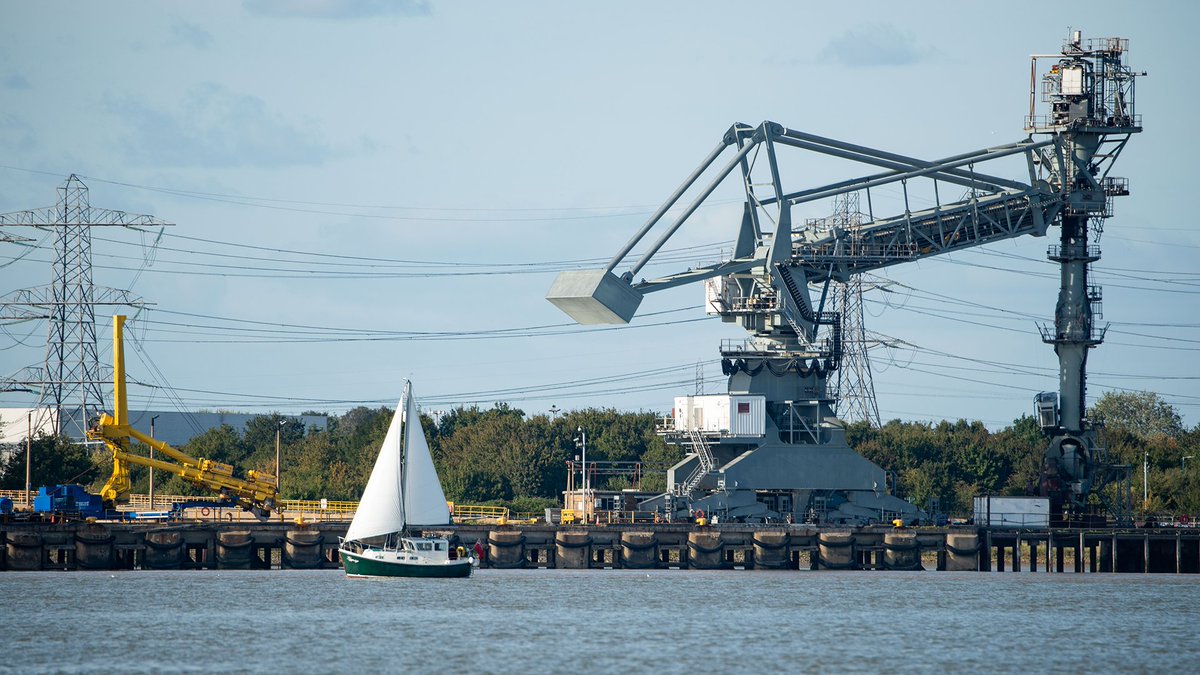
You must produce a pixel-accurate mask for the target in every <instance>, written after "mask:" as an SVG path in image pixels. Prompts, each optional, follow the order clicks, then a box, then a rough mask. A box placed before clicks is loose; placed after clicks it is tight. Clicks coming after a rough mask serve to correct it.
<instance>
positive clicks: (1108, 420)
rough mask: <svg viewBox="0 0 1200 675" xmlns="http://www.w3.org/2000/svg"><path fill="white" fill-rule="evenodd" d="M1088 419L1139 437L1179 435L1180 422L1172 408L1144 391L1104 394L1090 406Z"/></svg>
mask: <svg viewBox="0 0 1200 675" xmlns="http://www.w3.org/2000/svg"><path fill="white" fill-rule="evenodd" d="M1089 418H1090V419H1092V420H1096V421H1102V422H1103V423H1104V424H1105V425H1106V426H1108V427H1110V428H1115V429H1123V430H1125V431H1128V432H1130V433H1133V434H1136V435H1138V436H1141V437H1143V438H1148V437H1150V436H1154V435H1156V434H1163V435H1166V436H1172V437H1174V436H1179V435H1180V434H1182V433H1183V420H1182V419H1181V418H1180V416H1179V413H1178V412H1176V411H1175V408H1174V407H1173V406H1171V405H1170V404H1169V403H1167V402H1166V401H1164V400H1162V397H1160V396H1159V395H1158V394H1154V393H1151V392H1148V391H1130V392H1126V391H1110V392H1105V394H1104V395H1103V396H1101V397H1100V399H1099V400H1098V401H1096V403H1095V405H1093V406H1092V409H1091V412H1090V414H1089Z"/></svg>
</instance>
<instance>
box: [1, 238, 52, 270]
mask: <svg viewBox="0 0 1200 675" xmlns="http://www.w3.org/2000/svg"><path fill="white" fill-rule="evenodd" d="M51 234H53V230H46V231H45V232H44V233H43V234H42V236H41V238H39V239H38V240H37V241H35V242H34V243H32V244H29V243H21V242H15V243H16V244H17V245H18V246H24V247H26V250H25V252H24V253H22V254H21V255H19V256H16V257H14V258H12V259H11V260H9V261H8V262H6V263H4V264H2V265H0V269H4V268H5V267H8V266H9V265H15V264H16V263H18V262H19V261H21V260H23V259H25V256H27V255H29V254H30V253H33V252H34V251H37V250H40V249H41V248H42V245H43V244H44V243H45V241H46V239H47V238H48V237H49V236H50V235H51Z"/></svg>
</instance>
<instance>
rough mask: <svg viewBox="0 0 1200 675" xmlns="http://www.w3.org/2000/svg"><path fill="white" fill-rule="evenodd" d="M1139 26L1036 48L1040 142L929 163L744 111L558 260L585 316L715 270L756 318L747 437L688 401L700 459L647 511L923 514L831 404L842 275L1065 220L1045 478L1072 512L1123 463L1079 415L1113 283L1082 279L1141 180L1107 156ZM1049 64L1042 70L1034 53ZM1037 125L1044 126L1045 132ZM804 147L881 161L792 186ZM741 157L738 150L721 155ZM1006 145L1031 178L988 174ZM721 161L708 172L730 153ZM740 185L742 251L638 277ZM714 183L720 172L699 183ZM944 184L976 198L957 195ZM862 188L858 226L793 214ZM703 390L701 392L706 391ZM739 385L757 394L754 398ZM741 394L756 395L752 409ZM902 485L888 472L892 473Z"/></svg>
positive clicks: (578, 314) (688, 460) (684, 425)
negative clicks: (927, 195) (642, 208)
mask: <svg viewBox="0 0 1200 675" xmlns="http://www.w3.org/2000/svg"><path fill="white" fill-rule="evenodd" d="M1127 49H1128V41H1127V40H1124V39H1120V38H1103V39H1095V40H1089V41H1087V42H1086V43H1084V42H1083V40H1082V38H1081V35H1080V34H1079V33H1078V32H1075V33H1074V34H1072V35H1071V36H1069V37H1068V39H1067V40H1066V41H1065V44H1064V46H1063V48H1062V50H1061V53H1060V54H1057V55H1053V56H1045V55H1035V56H1034V57H1032V62H1031V75H1030V78H1031V79H1030V112H1029V116H1028V118H1027V119H1026V125H1025V130H1026V132H1027V133H1028V134H1029V135H1028V137H1027V138H1025V139H1022V140H1019V141H1017V142H1014V143H1009V144H1005V145H999V146H996V147H991V148H985V149H982V150H977V151H974V152H967V153H963V154H959V155H954V156H950V157H944V158H941V159H936V160H931V161H927V160H922V159H918V158H914V157H908V156H904V155H900V154H896V153H892V152H886V151H883V150H877V149H874V148H868V147H865V146H862V145H857V144H853V143H847V142H844V141H839V140H834V139H831V138H825V137H821V136H817V135H814V134H810V133H805V132H801V131H797V130H794V129H789V128H787V127H784V126H783V125H781V124H778V123H775V122H770V121H766V122H763V123H761V124H759V125H757V126H749V125H745V124H735V125H733V126H732V127H730V128H729V130H728V131H726V132H725V134H724V136H723V137H722V139H721V141H720V143H718V144H717V146H716V147H715V148H714V149H713V150H712V151H711V152H710V153H709V154H708V156H706V157H705V158H704V160H703V161H702V162H701V163H700V165H699V167H697V168H696V170H695V171H693V172H692V174H691V175H689V176H688V178H687V179H686V180H685V181H684V182H683V183H682V184H681V185H680V186H679V187H678V188H677V189H676V190H675V192H674V193H672V194H671V196H670V197H668V198H667V200H666V201H665V202H663V204H662V205H661V206H660V207H659V208H658V209H657V210H656V211H655V212H654V213H653V214H652V215H651V216H650V218H649V220H647V222H646V223H645V224H644V225H643V226H642V228H641V229H640V230H639V231H638V232H637V233H636V234H635V235H634V236H633V237H632V238H631V239H630V240H629V242H628V243H627V244H625V246H624V247H623V248H622V249H621V250H620V251H618V252H617V254H616V255H614V256H613V258H612V260H611V261H610V262H609V263H608V265H607V266H606V267H604V268H603V269H596V270H574V271H566V272H562V273H560V274H559V276H558V277H557V278H556V279H555V281H554V284H553V285H552V287H551V288H550V291H549V293H548V294H547V296H546V297H547V299H548V300H549V301H550V302H552V303H553V304H555V305H556V306H557V307H558V308H559V309H561V310H562V311H563V312H565V313H566V314H567V315H569V316H570V317H571V318H572V319H574V320H575V321H577V322H578V323H580V324H602V323H628V322H629V321H630V320H631V319H632V318H633V316H634V314H635V313H636V312H637V309H638V306H639V305H640V303H641V301H642V298H643V297H644V296H645V295H646V294H647V293H652V292H655V291H661V290H666V289H668V288H674V287H676V286H682V285H684V284H689V283H694V282H699V281H705V282H706V309H707V311H708V313H709V314H711V315H716V316H720V317H721V319H722V320H723V321H725V322H730V323H732V322H737V323H739V324H741V326H742V327H743V328H744V329H745V330H746V331H747V332H748V333H749V337H747V338H746V339H744V340H740V341H734V340H726V341H724V342H723V344H722V345H721V359H722V360H721V364H722V371H723V372H724V374H725V375H727V376H728V378H729V380H728V392H729V399H728V401H727V402H725V403H723V404H722V405H725V406H729V405H732V403H731V401H733V400H734V397H738V398H737V401H738V402H739V407H738V412H737V413H729V414H735V415H741V414H742V411H743V410H745V411H746V413H747V414H753V411H754V409H755V407H756V406H757V405H759V404H760V403H761V405H762V408H763V410H764V412H765V415H764V417H765V419H763V420H762V424H761V425H760V427H759V428H755V429H750V430H749V431H748V430H747V429H741V430H740V431H739V432H736V433H735V432H734V431H733V430H732V427H733V426H734V421H735V420H733V419H731V418H726V419H724V420H723V423H724V425H725V426H724V427H723V428H715V429H714V428H712V425H711V424H708V425H705V424H704V423H702V422H701V421H699V420H698V419H696V418H695V416H694V415H693V412H694V408H695V407H696V406H699V407H701V408H703V407H704V406H703V405H702V404H703V403H704V402H699V401H691V400H685V401H682V402H681V401H680V399H677V403H676V409H675V412H674V418H675V420H674V423H673V427H670V428H667V429H666V430H665V434H666V436H667V438H668V440H669V441H671V442H675V443H678V444H680V445H684V446H688V447H689V449H690V452H689V453H688V455H687V457H685V459H684V460H683V461H682V462H680V463H679V464H677V465H676V466H674V467H672V468H671V469H670V470H669V472H668V488H669V491H668V493H667V494H664V495H662V496H660V497H656V498H654V499H652V500H650V501H648V502H647V503H646V504H645V505H644V506H643V508H649V509H655V510H661V511H665V512H667V513H668V514H671V515H680V514H686V513H688V512H694V511H695V510H704V511H706V512H707V513H708V514H714V513H723V514H726V516H727V517H732V518H736V519H745V520H757V519H765V518H771V517H785V518H805V519H808V520H811V521H816V522H830V523H852V524H853V523H865V522H874V521H879V520H884V521H888V520H891V519H892V518H893V517H895V518H900V519H903V520H906V521H908V520H916V519H919V518H921V517H923V515H924V514H923V513H922V512H921V511H920V510H919V509H917V508H916V507H915V506H913V505H912V504H910V503H908V502H906V501H903V500H901V499H898V498H897V497H895V496H893V495H891V494H888V493H889V480H888V479H889V476H888V474H887V473H886V472H885V471H884V470H883V469H881V468H880V467H879V466H877V465H876V464H874V463H873V462H871V461H869V460H867V459H866V458H864V457H862V456H860V455H858V454H857V453H855V452H854V451H853V450H851V449H850V448H849V446H848V445H847V444H846V440H845V431H844V425H843V424H842V423H841V422H840V420H838V419H837V418H836V416H835V411H836V404H837V401H836V400H834V399H833V398H832V397H831V396H830V395H829V393H828V390H827V386H826V384H827V383H826V379H827V377H828V376H829V374H830V373H831V372H832V371H834V370H835V369H837V368H838V366H839V360H840V358H841V356H842V346H841V321H840V317H839V316H838V315H837V314H835V313H833V312H828V311H825V304H826V297H827V292H828V288H829V285H830V283H831V282H834V281H841V282H844V281H846V280H847V279H849V278H850V277H851V276H852V275H855V274H861V273H864V272H871V271H874V270H878V269H881V268H884V267H888V266H892V265H898V264H901V263H906V262H911V261H915V260H921V259H923V258H928V257H930V256H935V255H940V254H943V253H950V252H953V251H960V250H964V249H968V248H973V247H976V246H980V245H983V244H988V243H991V242H996V241H1001V240H1006V239H1012V238H1015V237H1020V236H1023V235H1032V236H1037V237H1040V236H1044V235H1045V234H1046V232H1047V230H1048V228H1049V227H1051V226H1059V227H1060V228H1061V238H1060V243H1059V244H1057V245H1052V246H1050V248H1049V252H1048V257H1049V258H1050V259H1051V260H1054V261H1056V262H1058V263H1059V264H1060V266H1061V269H1062V282H1061V286H1060V290H1059V299H1058V303H1057V308H1056V311H1055V325H1054V326H1053V327H1052V328H1050V327H1044V328H1043V330H1042V332H1043V338H1044V340H1045V341H1046V342H1048V343H1050V344H1053V345H1054V348H1055V352H1056V353H1057V354H1058V359H1059V364H1060V389H1059V392H1057V393H1044V394H1041V395H1039V396H1038V397H1037V400H1036V405H1037V410H1038V415H1039V420H1040V421H1041V425H1042V428H1043V430H1044V431H1045V433H1046V435H1047V437H1048V439H1049V444H1048V447H1047V450H1046V452H1045V457H1044V470H1043V480H1042V493H1043V494H1044V495H1046V496H1049V497H1051V499H1052V502H1053V503H1054V504H1055V505H1056V507H1057V508H1058V509H1059V512H1064V513H1068V514H1079V513H1082V512H1084V510H1085V509H1086V508H1087V505H1088V497H1089V495H1092V494H1096V493H1098V491H1099V489H1100V488H1101V487H1103V485H1105V484H1107V483H1108V482H1110V481H1112V480H1114V479H1115V478H1116V477H1119V474H1120V471H1121V469H1120V467H1115V466H1113V465H1111V464H1109V463H1107V459H1106V458H1105V456H1104V453H1103V450H1102V448H1100V447H1099V444H1098V442H1097V439H1096V433H1095V427H1094V426H1093V425H1091V424H1089V423H1088V421H1087V420H1086V419H1085V417H1084V411H1085V409H1086V408H1085V396H1084V385H1085V381H1086V370H1085V366H1086V361H1087V352H1088V350H1089V349H1091V348H1094V347H1095V346H1097V345H1098V344H1100V341H1101V340H1102V339H1103V330H1102V329H1098V328H1097V327H1096V325H1095V323H1094V321H1095V319H1098V318H1099V316H1098V311H1097V309H1098V303H1099V301H1100V291H1099V288H1098V287H1097V286H1094V285H1092V284H1091V283H1090V282H1089V281H1088V266H1089V264H1090V263H1091V262H1094V261H1095V260H1097V259H1098V258H1099V249H1098V247H1096V246H1094V245H1090V244H1089V243H1088V232H1089V228H1092V229H1094V230H1099V229H1100V227H1101V225H1102V223H1103V220H1104V219H1105V218H1108V217H1110V216H1111V215H1112V210H1111V197H1114V196H1118V195H1124V194H1128V183H1127V182H1126V181H1125V180H1124V179H1121V178H1114V177H1110V176H1109V175H1108V174H1109V170H1110V169H1111V167H1112V164H1113V162H1114V161H1115V160H1116V158H1117V157H1118V156H1119V155H1120V153H1121V151H1122V149H1124V147H1125V144H1126V142H1127V141H1128V139H1129V138H1130V136H1131V135H1132V134H1134V133H1137V132H1140V131H1141V119H1140V116H1138V115H1137V114H1136V113H1135V111H1134V87H1133V84H1134V78H1135V75H1136V74H1135V73H1134V72H1132V71H1131V70H1130V69H1129V68H1128V67H1127V66H1126V65H1125V63H1124V55H1125V53H1126V51H1127ZM1042 59H1054V60H1055V63H1054V64H1053V65H1052V66H1051V67H1050V68H1049V70H1048V72H1045V73H1043V74H1042V77H1041V80H1040V82H1041V87H1040V94H1041V98H1040V100H1041V102H1042V104H1044V105H1047V106H1048V112H1047V113H1046V114H1038V111H1039V110H1040V109H1042V108H1041V107H1039V106H1038V101H1039V96H1038V94H1039V90H1038V87H1037V83H1038V77H1037V76H1038V73H1039V70H1038V64H1039V60H1042ZM1035 135H1036V136H1039V137H1040V138H1035ZM785 148H794V149H799V150H804V151H809V152H813V153H819V154H823V155H828V156H832V157H837V158H841V159H845V160H850V161H853V162H857V163H861V164H866V165H871V166H874V167H877V168H879V169H882V171H878V172H876V173H870V174H868V175H863V176H861V177H857V178H852V179H849V180H843V181H839V182H835V183H831V184H827V185H821V186H818V187H808V188H802V189H798V190H788V189H785V183H784V176H783V175H782V174H783V172H782V171H781V162H780V157H779V155H778V153H780V152H781V151H782V150H784V149H785ZM727 151H731V152H732V157H730V158H729V159H728V160H727V161H726V162H725V163H724V164H721V165H718V164H717V160H718V158H720V157H721V155H722V154H725V153H726V152H727ZM1005 157H1014V158H1023V159H1024V160H1025V161H1024V165H1025V171H1024V172H1023V173H1025V174H1026V175H1025V176H1022V178H1023V180H1014V179H1011V178H1007V177H1002V176H997V175H993V174H991V173H985V172H983V171H981V165H984V164H985V163H988V162H992V161H993V160H997V159H1000V158H1005ZM718 166H719V168H717V169H715V171H714V170H713V169H714V167H718ZM734 175H736V176H738V178H739V179H740V181H741V188H740V190H741V191H743V192H744V194H745V201H744V204H743V209H742V217H741V222H740V224H739V225H738V227H737V232H736V237H735V240H734V246H733V251H732V255H731V256H729V257H728V258H727V259H725V260H722V261H720V262H718V263H715V264H711V265H705V266H700V267H696V268H692V269H688V270H686V271H683V272H679V273H675V274H669V275H666V276H662V277H659V278H654V279H649V280H647V279H644V278H642V279H637V280H636V281H635V279H636V278H637V275H638V273H639V272H640V271H641V270H642V269H643V268H644V267H645V266H646V264H647V263H649V262H650V260H651V259H652V258H653V257H654V255H655V254H656V253H658V251H659V250H660V249H661V248H662V247H663V245H664V244H665V243H666V242H667V241H668V240H669V239H670V238H671V237H672V236H673V235H674V234H675V233H676V232H677V231H678V230H679V229H680V227H682V226H683V224H684V223H685V222H687V221H688V219H689V218H690V217H691V216H692V214H694V213H695V212H696V210H697V209H698V208H700V206H701V205H702V204H704V202H705V200H707V199H708V198H709V196H710V195H712V194H713V192H714V191H715V190H716V189H717V188H718V187H719V186H721V184H722V183H724V182H725V181H726V179H728V178H729V177H730V176H734ZM702 179H707V180H702ZM918 180H920V181H923V182H924V184H925V187H926V190H927V191H928V188H929V183H930V182H931V183H932V191H931V192H932V196H933V200H932V201H933V203H934V205H933V206H932V207H931V208H920V209H918V208H914V207H913V205H912V203H911V201H910V190H911V189H912V187H913V185H914V184H915V182H916V181H918ZM885 185H892V186H896V185H898V186H899V187H900V188H901V189H902V192H903V198H904V212H903V213H902V214H900V215H896V216H891V217H884V218H876V217H875V215H874V213H873V207H872V206H871V205H872V200H871V190H872V189H875V188H879V187H881V186H885ZM945 186H952V187H953V188H954V189H957V190H960V191H962V192H961V194H962V197H961V198H959V199H957V200H954V201H948V202H943V201H942V198H941V193H942V191H944V190H945V189H946V187H945ZM852 192H861V193H865V195H866V203H867V204H868V208H869V210H870V211H871V212H870V213H868V214H867V216H868V217H867V218H865V219H862V222H860V223H857V222H856V223H855V224H853V225H851V226H849V227H845V226H835V227H830V228H824V229H821V228H820V227H818V226H817V225H816V224H815V222H810V223H809V224H808V225H807V226H805V225H801V226H799V227H797V226H795V224H794V222H793V217H792V212H793V209H794V208H795V207H796V206H798V205H801V204H805V203H808V202H814V201H817V200H823V199H831V198H833V197H836V196H839V195H845V194H848V193H852ZM689 193H691V194H693V195H695V196H694V197H693V198H692V200H691V201H690V202H689V203H687V205H686V206H685V207H683V208H682V210H681V211H679V212H678V215H677V216H676V217H675V218H674V220H673V221H672V222H670V223H669V224H666V225H665V226H664V227H660V228H659V229H660V230H661V233H660V234H659V236H658V237H657V239H655V240H654V241H653V242H652V243H650V244H649V246H648V248H646V249H645V250H644V252H643V253H642V254H641V255H640V257H638V258H637V260H636V261H633V263H632V265H631V266H629V267H628V269H624V270H623V271H620V270H618V267H620V266H621V265H622V264H623V263H625V261H626V258H627V257H631V256H630V253H631V251H633V249H634V248H635V247H636V246H637V245H638V244H639V243H640V242H642V240H643V239H644V238H646V236H647V235H648V234H649V233H650V232H651V230H653V229H655V227H656V226H658V225H659V224H660V221H662V220H663V219H664V216H665V215H666V214H667V213H668V212H670V211H671V210H672V208H673V207H675V205H676V203H677V202H679V200H680V199H681V198H682V197H684V195H685V194H689ZM694 398H697V399H699V398H701V397H694ZM743 399H745V400H744V402H743ZM741 404H744V405H745V408H743V407H741ZM892 484H894V481H893V482H892Z"/></svg>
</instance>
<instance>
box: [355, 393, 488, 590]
mask: <svg viewBox="0 0 1200 675" xmlns="http://www.w3.org/2000/svg"><path fill="white" fill-rule="evenodd" d="M448 524H450V509H449V507H448V505H447V504H446V495H445V493H443V492H442V484H441V482H440V481H439V480H438V476H437V470H436V469H435V468H434V466H433V458H432V457H431V456H430V454H429V444H428V443H426V441H425V431H424V430H423V429H422V428H421V416H420V415H419V414H418V413H417V404H416V401H415V400H414V398H413V395H412V383H411V382H406V383H405V385H404V395H403V397H402V398H401V399H400V404H399V405H398V406H397V407H396V414H395V415H394V416H393V417H392V423H391V425H390V426H388V430H387V435H386V436H385V437H384V439H383V445H382V446H381V447H380V448H379V457H378V458H376V460H375V467H374V468H373V469H372V470H371V477H370V478H369V479H367V487H366V489H365V490H363V495H362V499H361V500H360V501H359V503H358V510H357V511H356V512H355V514H354V520H352V521H351V522H350V528H349V529H348V530H346V536H345V537H344V538H342V539H341V540H340V541H339V546H338V554H339V555H340V556H341V559H342V567H344V568H345V569H346V574H347V575H348V576H351V577H466V576H470V574H471V567H472V563H473V562H474V560H473V559H472V558H471V557H469V556H467V555H465V554H464V553H462V552H461V551H460V550H459V549H455V550H451V548H450V542H449V540H447V539H441V538H433V537H413V536H409V535H408V531H407V528H408V527H409V526H412V525H448ZM368 540H371V543H368Z"/></svg>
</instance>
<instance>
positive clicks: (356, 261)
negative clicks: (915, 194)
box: [92, 228, 728, 270]
mask: <svg viewBox="0 0 1200 675" xmlns="http://www.w3.org/2000/svg"><path fill="white" fill-rule="evenodd" d="M130 229H134V230H135V231H137V232H146V230H142V229H139V228H130ZM161 236H163V237H176V238H179V239H188V240H192V241H199V242H203V243H208V244H214V245H220V246H230V247H239V248H250V249H254V250H264V251H271V252H275V253H287V254H290V255H299V256H306V257H310V258H336V259H338V260H349V261H350V262H323V261H319V260H314V261H309V260H286V259H280V258H279V257H277V256H253V255H238V254H235V253H219V252H216V251H198V250H195V249H188V248H177V247H173V246H161V245H160V246H159V247H158V248H159V249H160V250H163V251H172V252H175V253H184V254H187V255H189V256H191V255H204V256H211V257H218V258H233V259H236V260H254V261H271V262H282V263H300V264H309V265H329V266H339V267H356V268H358V267H383V266H395V267H415V268H423V267H431V268H437V267H448V268H451V269H457V268H463V267H468V268H474V267H482V268H492V267H499V268H508V267H514V268H528V267H537V268H541V269H555V270H558V269H572V268H574V267H575V266H578V265H593V264H600V263H602V262H605V261H606V260H607V259H605V258H581V259H576V260H549V261H542V262H519V263H511V262H504V263H497V262H462V261H439V260H408V259H402V258H375V257H368V256H351V255H339V254H333V253H318V252H313V251H299V250H292V249H279V248H272V247H269V246H255V245H250V244H238V243H235V242H227V241H221V240H215V239H204V238H200V237H191V236H187V235H180V234H174V233H163V234H161ZM92 238H93V240H95V241H103V242H106V243H113V244H120V245H124V246H130V245H133V246H140V244H132V243H131V242H128V241H125V240H123V239H109V238H107V237H101V236H93V237H92ZM727 245H728V242H712V243H707V244H696V245H693V246H681V247H678V248H671V249H664V250H663V251H662V252H661V253H663V254H666V257H665V258H663V260H664V261H671V262H674V261H679V260H685V259H687V258H688V257H690V256H692V255H695V254H697V253H699V252H702V251H708V250H711V249H713V248H718V249H720V248H721V247H724V246H727ZM110 257H117V256H110ZM171 262H178V261H171ZM364 262H370V263H382V264H381V265H363V263H364ZM198 264H203V263H198Z"/></svg>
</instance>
